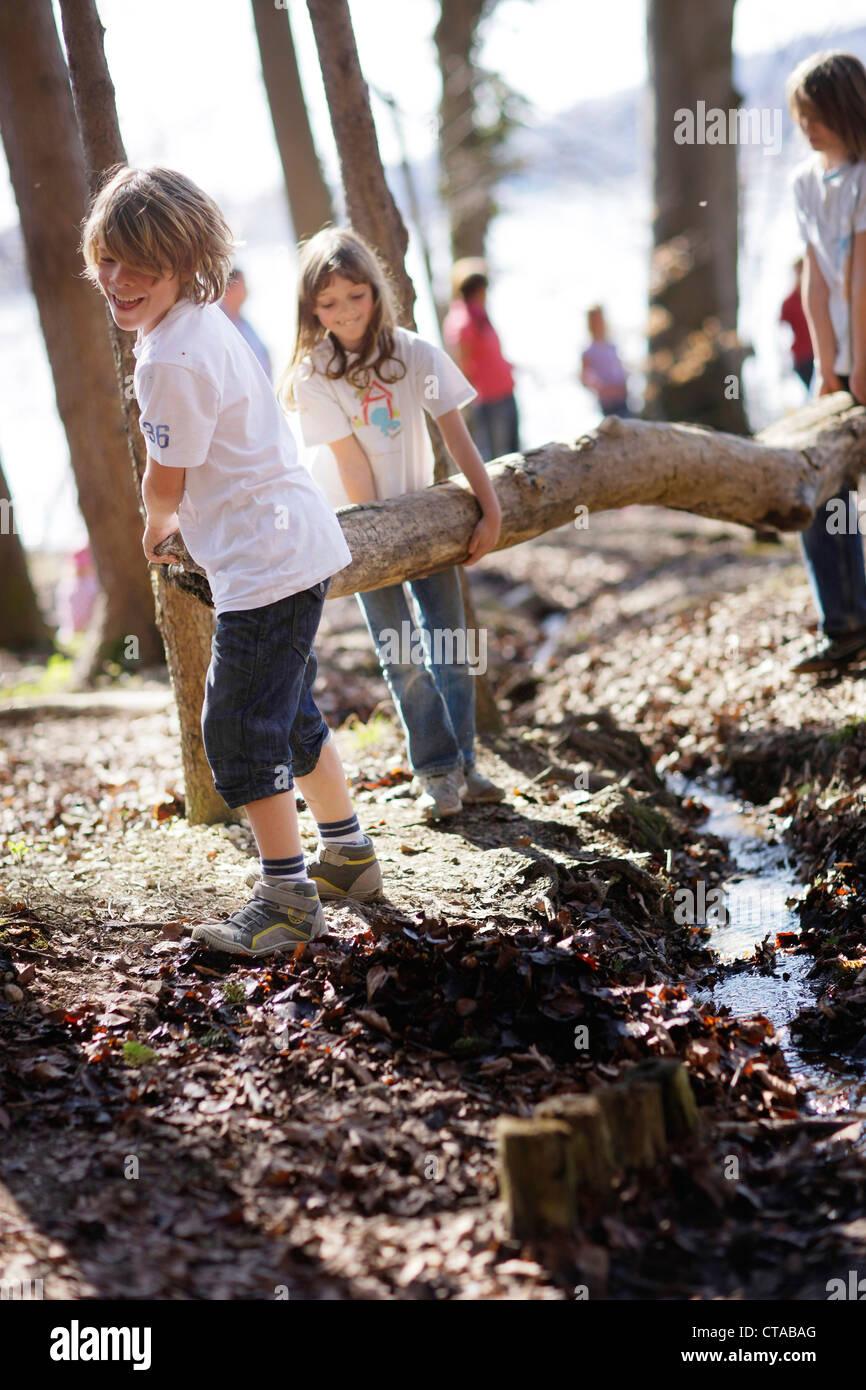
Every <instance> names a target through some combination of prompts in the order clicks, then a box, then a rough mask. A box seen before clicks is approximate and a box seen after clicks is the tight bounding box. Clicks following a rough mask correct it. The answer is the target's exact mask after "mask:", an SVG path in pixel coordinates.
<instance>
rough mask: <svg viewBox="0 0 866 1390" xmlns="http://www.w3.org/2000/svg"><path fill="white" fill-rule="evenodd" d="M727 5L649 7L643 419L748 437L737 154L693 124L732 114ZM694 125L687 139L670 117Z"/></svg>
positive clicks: (668, 2) (662, 0) (730, 5)
mask: <svg viewBox="0 0 866 1390" xmlns="http://www.w3.org/2000/svg"><path fill="white" fill-rule="evenodd" d="M734 3H735V0H704V3H703V4H700V5H695V4H694V3H693V0H650V3H649V8H648V12H647V34H648V45H649V67H650V76H651V88H652V92H653V137H654V172H653V187H654V202H655V216H654V218H653V259H652V273H651V283H650V321H649V352H650V361H649V371H648V375H647V389H646V415H647V417H648V418H651V419H657V420H689V421H692V422H693V423H695V424H699V425H709V426H712V427H713V428H715V429H723V430H727V431H729V432H731V433H735V434H745V433H746V432H747V424H746V417H745V413H744V409H743V402H742V391H741V384H740V368H741V366H742V362H743V358H744V357H746V356H747V355H748V351H749V350H748V349H746V348H743V347H742V346H740V345H739V344H738V342H737V337H736V327H737V233H738V206H737V204H738V198H737V192H738V190H737V146H736V141H735V140H729V139H727V138H726V139H725V140H724V142H723V143H719V144H708V143H705V140H704V138H703V137H704V135H705V134H706V131H705V127H704V113H709V112H710V111H711V110H712V109H717V110H720V111H723V112H724V116H725V121H727V117H728V112H729V111H731V110H734V109H735V108H736V107H737V106H738V105H739V101H740V97H739V94H738V93H737V92H736V91H735V90H734V86H733V81H732V77H731V33H732V27H733V13H734ZM681 111H688V112H691V113H693V115H694V121H695V130H694V132H693V136H694V138H693V139H691V140H690V141H689V142H688V143H682V144H679V143H677V141H676V140H675V138H674V135H675V132H677V133H679V134H680V135H688V134H689V132H688V131H687V130H686V129H685V127H684V125H683V122H682V120H681V119H679V118H678V117H677V113H678V112H681Z"/></svg>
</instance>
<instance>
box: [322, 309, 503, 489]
mask: <svg viewBox="0 0 866 1390" xmlns="http://www.w3.org/2000/svg"><path fill="white" fill-rule="evenodd" d="M394 352H395V354H396V356H397V358H398V359H399V361H401V362H402V363H403V364H404V365H405V367H406V375H405V376H404V377H401V378H400V380H399V381H382V380H381V379H380V378H379V377H377V376H372V377H371V379H370V384H369V385H368V386H367V388H366V390H363V389H362V388H360V387H357V386H352V385H351V383H350V382H349V381H347V380H346V378H345V377H340V378H339V379H338V380H336V381H334V380H332V379H331V378H329V377H327V376H325V374H324V369H325V367H326V366H327V364H328V363H329V362H330V360H331V356H332V354H333V348H332V346H331V344H330V341H329V340H328V339H327V338H326V339H325V340H324V341H323V342H321V343H318V344H317V346H316V347H315V348H314V349H313V351H312V353H311V354H310V357H309V358H307V359H306V360H305V362H303V363H302V364H301V368H300V371H299V373H298V376H297V378H296V380H295V399H296V400H297V403H298V425H299V428H300V431H301V436H302V438H303V441H304V444H305V445H306V446H307V457H306V460H305V462H306V463H307V464H308V466H309V467H310V469H311V471H312V474H313V477H314V478H315V480H316V482H317V483H318V484H319V486H320V487H321V488H322V491H323V492H324V493H325V495H326V497H327V498H328V500H329V501H330V502H331V503H333V505H334V506H335V507H345V506H348V505H349V498H348V497H347V495H346V490H345V488H344V487H343V484H342V482H341V480H340V473H339V469H338V468H337V462H336V459H335V458H334V455H333V453H332V452H331V450H330V449H324V448H315V449H314V448H313V447H312V446H315V445H325V444H333V443H334V441H335V440H337V439H345V438H346V436H347V435H349V434H354V435H355V436H356V437H357V439H358V441H359V442H360V444H361V447H362V448H363V450H364V453H365V454H366V455H367V458H368V459H369V460H370V466H371V468H372V471H373V477H374V479H375V482H376V495H377V496H378V497H379V498H385V497H399V496H401V494H402V493H404V492H419V491H421V489H422V488H425V487H429V486H430V484H431V483H432V481H433V450H432V448H431V446H430V439H429V436H428V434H427V429H426V426H425V423H424V415H423V410H427V411H429V413H430V414H431V415H432V416H433V419H434V420H437V419H438V418H439V416H440V415H445V414H446V413H447V412H448V411H449V410H456V409H458V408H459V407H461V406H464V405H468V403H469V402H470V401H471V400H474V398H475V395H476V393H475V391H474V389H473V388H472V387H471V386H470V384H469V382H468V381H467V380H466V378H465V376H464V375H463V373H462V372H461V371H460V369H459V367H457V366H456V365H455V364H454V363H453V362H452V361H451V358H450V357H449V356H448V354H447V353H446V352H443V350H442V349H441V348H439V347H436V346H435V345H434V344H433V343H428V342H426V341H425V340H424V339H423V338H419V337H418V334H417V333H410V332H409V330H408V329H406V328H396V329H395V330H394ZM392 372H393V366H392V364H391V363H387V364H386V365H385V375H386V376H390V375H391V374H392Z"/></svg>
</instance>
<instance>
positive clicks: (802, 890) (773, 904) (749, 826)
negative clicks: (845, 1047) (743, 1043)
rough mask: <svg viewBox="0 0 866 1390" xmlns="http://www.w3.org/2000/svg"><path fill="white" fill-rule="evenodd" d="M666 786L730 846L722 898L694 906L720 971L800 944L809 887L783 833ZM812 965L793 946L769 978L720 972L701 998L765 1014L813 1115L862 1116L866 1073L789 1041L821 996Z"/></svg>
mask: <svg viewBox="0 0 866 1390" xmlns="http://www.w3.org/2000/svg"><path fill="white" fill-rule="evenodd" d="M669 785H670V786H671V790H673V791H674V792H675V793H676V794H677V795H678V796H680V797H685V796H689V797H693V798H694V799H695V801H698V802H700V803H702V804H703V805H704V806H706V807H708V809H709V812H710V814H709V816H708V817H707V819H706V820H704V821H702V822H701V827H700V828H701V830H702V831H703V832H706V833H709V834H712V835H717V836H719V837H720V838H721V839H724V840H726V841H727V843H728V845H729V847H730V858H731V860H732V861H733V863H734V864H735V865H736V869H735V871H734V872H733V873H732V874H731V875H730V877H729V878H727V879H725V880H724V881H723V882H722V883H721V884H720V885H718V887H719V888H720V889H721V890H722V892H721V894H716V896H712V893H713V890H712V889H710V890H709V891H708V892H706V893H705V902H704V903H700V902H699V903H698V908H699V909H701V910H703V909H704V908H705V909H706V910H705V920H706V925H707V927H708V928H709V932H710V935H709V939H708V941H707V945H708V946H709V947H710V949H711V950H713V951H715V952H716V954H717V955H718V957H719V960H720V962H721V963H722V966H723V967H724V966H726V965H727V966H730V965H731V964H732V963H734V962H742V961H745V960H748V959H750V958H753V957H754V954H755V948H756V946H758V945H759V944H760V943H761V942H762V941H763V939H764V938H765V937H766V936H769V938H770V945H771V947H776V937H777V934H779V933H784V934H788V933H792V934H793V935H795V936H799V917H798V915H797V911H796V906H797V902H798V901H799V900H800V899H801V898H803V897H804V896H805V894H806V892H807V889H808V885H807V884H805V883H803V882H802V880H801V879H799V878H798V875H797V869H796V863H795V861H794V860H793V858H792V855H791V852H790V851H789V850H788V849H787V847H786V846H785V845H783V844H781V843H780V842H779V840H778V838H777V837H778V834H779V833H780V830H781V829H782V828H783V827H781V826H780V825H779V824H778V823H777V824H773V823H772V821H773V818H772V817H771V816H770V815H769V813H767V812H764V811H762V810H761V809H760V808H759V807H753V806H749V805H748V803H744V802H742V801H740V800H739V799H738V798H736V797H735V796H734V795H733V794H732V793H728V792H725V791H722V790H719V789H718V788H715V787H710V786H706V785H704V784H702V783H700V782H694V781H689V780H687V779H686V778H684V777H682V776H677V775H672V776H671V777H670V779H669ZM715 887H716V885H713V888H715ZM701 915H703V912H702V913H701ZM698 920H699V919H698ZM813 965H814V958H813V957H812V956H811V955H806V954H797V953H796V942H792V944H791V945H790V946H782V947H776V961H775V965H774V967H773V969H772V970H768V969H766V968H765V969H763V970H761V969H759V968H758V967H759V962H758V961H755V963H754V964H753V965H752V966H751V968H749V969H741V970H737V971H736V972H733V971H731V970H729V969H727V970H726V969H724V968H723V969H722V971H721V973H720V979H719V980H718V982H717V983H716V984H715V985H714V986H713V987H712V989H711V990H710V989H703V990H701V991H700V993H699V995H698V997H699V998H703V999H705V1000H706V1002H708V1003H709V1002H710V1001H712V1003H713V1005H714V1007H716V1008H721V1007H723V1006H725V1005H727V1007H728V1008H729V1009H730V1011H731V1013H732V1014H734V1015H736V1016H737V1017H740V1018H749V1017H751V1016H753V1015H755V1014H762V1015H763V1016H764V1017H765V1018H767V1019H769V1021H770V1022H771V1023H772V1025H773V1027H774V1029H775V1032H776V1039H777V1041H778V1043H779V1046H780V1047H781V1049H782V1051H783V1053H784V1055H785V1059H786V1061H787V1063H788V1066H789V1067H790V1070H791V1076H792V1078H793V1079H794V1080H795V1081H796V1082H797V1084H798V1085H799V1086H800V1088H801V1089H808V1100H807V1108H808V1109H809V1110H810V1111H811V1112H812V1113H813V1114H819V1115H831V1114H835V1113H836V1112H838V1111H844V1110H855V1111H859V1110H861V1109H863V1108H864V1106H866V1075H864V1072H863V1069H858V1068H857V1065H856V1063H854V1062H851V1061H850V1060H846V1059H840V1058H834V1057H832V1056H829V1055H827V1056H824V1057H822V1058H820V1059H816V1058H815V1056H814V1055H813V1054H808V1055H804V1054H803V1053H801V1051H800V1050H799V1048H798V1047H797V1044H796V1042H795V1041H794V1040H793V1039H792V1038H791V1034H790V1023H791V1020H792V1019H793V1018H794V1017H795V1015H796V1014H797V1013H798V1012H799V1010H800V1009H801V1008H804V1007H808V1006H810V1005H812V1004H814V1002H815V1000H816V998H817V997H818V995H819V994H820V992H821V986H820V983H819V982H818V981H816V980H810V979H809V978H808V975H809V971H810V970H811V969H812V966H813Z"/></svg>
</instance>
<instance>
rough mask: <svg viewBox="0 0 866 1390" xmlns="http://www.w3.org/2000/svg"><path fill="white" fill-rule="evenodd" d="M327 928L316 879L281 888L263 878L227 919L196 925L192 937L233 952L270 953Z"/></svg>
mask: <svg viewBox="0 0 866 1390" xmlns="http://www.w3.org/2000/svg"><path fill="white" fill-rule="evenodd" d="M327 930H328V923H327V921H326V919H325V914H324V912H323V911H322V904H321V903H320V902H319V895H318V893H317V891H316V886H315V884H314V883H303V882H300V881H297V880H296V881H295V882H293V883H292V886H291V888H281V887H277V886H276V885H275V884H270V883H262V881H261V880H259V881H258V882H257V883H256V886H255V888H254V889H253V897H252V898H251V899H250V901H249V902H248V903H247V904H246V906H245V907H242V908H241V909H240V910H239V911H238V912H234V913H232V915H231V917H229V919H228V921H227V922H220V923H214V924H211V923H206V924H204V925H202V926H200V927H195V928H194V929H193V933H192V939H193V941H200V942H201V943H202V944H203V945H205V946H209V947H210V949H211V950H212V951H227V952H228V953H229V955H233V956H270V955H273V954H274V953H275V952H277V951H293V950H294V949H295V947H296V946H299V945H301V944H303V943H304V942H306V941H312V940H313V938H314V937H316V936H321V935H322V933H323V932H326V931H327Z"/></svg>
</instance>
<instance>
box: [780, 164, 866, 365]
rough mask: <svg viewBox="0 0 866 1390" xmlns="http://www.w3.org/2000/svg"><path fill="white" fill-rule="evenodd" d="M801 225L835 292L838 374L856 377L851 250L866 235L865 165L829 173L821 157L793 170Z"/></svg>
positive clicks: (833, 316)
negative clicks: (855, 240) (856, 238)
mask: <svg viewBox="0 0 866 1390" xmlns="http://www.w3.org/2000/svg"><path fill="white" fill-rule="evenodd" d="M793 186H794V200H795V203H796V207H797V224H798V226H799V228H800V235H801V236H802V238H803V241H804V242H805V243H806V244H807V245H808V246H811V247H813V249H814V251H815V257H816V259H817V261H818V265H819V267H820V270H821V274H822V275H823V276H824V279H825V280H826V282H827V289H828V290H829V292H830V305H829V308H830V322H831V324H832V325H833V333H834V335H835V337H836V361H835V363H834V367H835V370H836V371H837V372H841V373H842V374H843V376H848V375H849V374H850V372H851V334H850V323H849V318H850V316H849V309H848V306H849V304H850V299H851V250H852V241H853V236H854V233H855V232H866V162H864V161H862V160H861V161H860V162H859V163H857V164H851V163H848V164H843V165H841V167H840V168H838V169H829V170H827V169H824V168H823V166H822V164H821V161H820V159H819V158H817V157H815V158H814V159H809V160H807V162H806V163H805V164H802V165H800V166H799V167H798V168H797V169H795V170H794V176H793Z"/></svg>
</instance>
